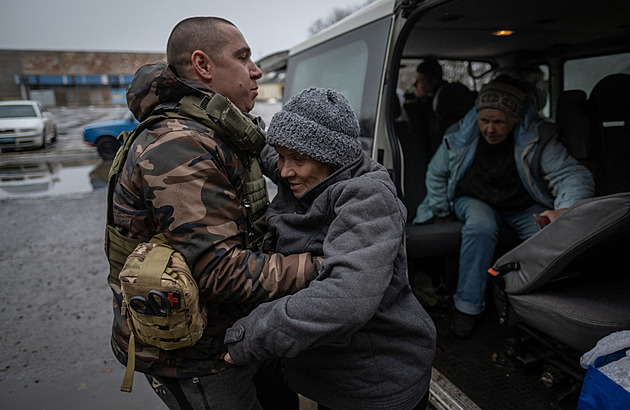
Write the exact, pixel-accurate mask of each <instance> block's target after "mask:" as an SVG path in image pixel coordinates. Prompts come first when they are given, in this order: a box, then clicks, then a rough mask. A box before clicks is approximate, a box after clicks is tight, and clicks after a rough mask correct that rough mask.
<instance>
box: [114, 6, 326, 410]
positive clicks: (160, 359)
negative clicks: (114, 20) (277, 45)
mask: <svg viewBox="0 0 630 410" xmlns="http://www.w3.org/2000/svg"><path fill="white" fill-rule="evenodd" d="M166 54H167V60H168V61H167V64H165V63H159V64H156V65H150V66H144V67H142V68H140V69H139V70H138V72H137V73H136V75H135V77H134V80H133V82H132V84H131V86H130V88H129V90H128V93H127V101H128V105H129V108H130V109H131V111H132V112H133V113H134V115H135V116H136V118H137V119H138V120H139V121H143V120H145V119H147V118H152V117H151V116H154V117H155V116H156V115H157V114H162V115H167V114H168V115H169V116H170V117H168V118H166V117H164V118H158V120H156V121H152V122H150V123H148V124H145V125H144V127H145V128H144V129H143V130H142V132H140V133H138V134H137V137H136V139H135V141H134V143H133V145H132V146H131V149H130V150H129V154H128V156H127V158H126V162H125V164H124V168H123V169H122V171H121V173H120V180H119V182H118V183H117V184H116V186H115V189H113V206H112V211H113V212H112V213H113V218H112V219H113V231H114V234H113V235H112V234H111V233H109V232H108V235H109V237H108V241H110V242H111V241H114V242H116V241H120V242H121V243H123V244H124V242H125V241H131V242H134V241H135V242H139V241H141V242H146V241H148V240H149V239H150V238H151V237H152V236H154V235H156V234H160V233H161V234H163V235H164V237H165V238H166V240H167V241H168V243H169V245H171V246H172V247H173V248H174V249H175V250H176V251H179V252H180V253H181V254H183V255H184V257H185V259H186V262H187V263H188V264H189V266H190V268H191V271H192V273H193V276H194V278H195V280H196V281H197V283H198V285H199V293H200V297H201V298H202V300H204V301H205V303H206V305H207V308H208V327H207V329H206V331H205V333H204V335H203V337H202V338H201V340H199V341H198V342H197V343H196V344H195V345H194V346H193V347H190V348H184V349H178V350H170V351H165V350H161V349H159V348H157V347H151V346H140V345H139V346H136V352H135V355H136V369H137V370H139V371H140V372H142V373H145V375H146V377H147V379H148V381H149V383H150V384H151V386H152V388H153V389H154V390H155V391H156V393H157V394H158V395H159V396H160V398H161V399H162V400H163V401H164V403H166V405H167V406H168V407H169V408H171V409H180V408H181V409H184V408H195V409H197V408H212V409H260V408H262V407H263V406H264V407H269V408H271V407H272V406H273V408H283V406H284V404H279V403H273V404H268V405H265V403H267V402H265V398H264V397H263V396H264V395H265V393H266V394H268V395H272V396H274V398H278V397H285V396H282V395H281V394H280V395H278V394H277V392H271V391H270V390H271V387H269V386H265V387H261V386H260V385H256V386H255V384H254V382H253V377H254V375H255V374H256V372H257V371H258V370H259V367H260V366H258V365H257V366H245V367H237V366H233V365H230V364H227V363H226V362H225V361H224V360H223V359H224V356H225V353H226V352H227V350H226V348H225V345H224V343H223V339H224V335H225V330H226V329H227V328H229V327H230V326H231V325H232V324H233V323H234V321H235V320H237V319H239V318H240V317H243V316H245V315H246V314H247V313H248V312H249V311H250V310H252V309H253V308H254V307H255V306H256V305H258V304H260V303H261V302H264V301H267V300H270V299H274V298H278V297H281V296H283V295H286V294H290V293H294V292H296V291H297V290H299V289H302V288H304V287H306V285H307V284H308V283H309V282H310V281H311V280H312V279H314V278H315V277H316V276H317V273H318V269H319V268H318V266H319V264H318V261H317V260H313V258H312V257H311V255H310V254H308V253H306V254H300V255H289V256H282V255H280V254H264V253H256V252H254V251H252V250H251V249H248V247H251V245H252V243H253V242H254V241H253V240H251V239H252V238H254V237H256V233H255V232H256V230H255V227H256V224H257V220H264V214H265V211H266V207H267V204H268V196H267V192H266V185H265V183H264V179H263V178H262V174H261V173H260V167H259V164H258V159H257V158H256V147H260V146H261V145H264V137H263V135H262V131H260V130H259V129H258V128H257V127H256V126H255V125H254V124H255V122H254V121H255V120H254V119H253V118H252V117H251V116H249V115H248V114H247V113H249V111H251V110H252V108H253V107H254V99H255V98H256V96H257V94H258V91H257V88H258V87H257V85H256V81H257V80H258V79H259V78H260V77H261V75H262V72H261V71H260V69H259V68H258V67H257V66H256V64H254V63H253V62H252V60H251V51H250V48H249V46H248V45H247V43H246V41H245V39H244V38H243V35H242V34H241V32H240V31H239V30H238V28H236V27H235V26H234V25H233V24H232V23H231V22H229V21H227V20H224V19H220V18H216V17H194V18H188V19H185V20H183V21H181V22H180V23H178V24H177V25H176V26H175V28H174V29H173V31H172V33H171V35H170V38H169V40H168V44H167V50H166ZM221 96H224V97H226V98H227V99H229V101H231V103H233V105H234V106H235V107H237V108H238V110H236V109H234V112H236V113H237V114H238V115H236V116H232V117H230V118H231V119H228V120H229V121H228V120H226V119H225V118H218V117H216V118H212V121H209V119H210V117H209V116H208V115H209V114H208V112H207V111H205V110H204V108H205V107H209V106H210V104H209V102H211V101H212V99H213V98H217V99H219V100H221V101H224V100H225V99H223V97H221ZM215 101H217V100H215ZM225 101H227V100H225ZM184 107H188V108H187V111H186V110H184V109H183V108H184ZM226 107H227V108H226V111H224V112H230V111H229V107H230V106H229V105H228V106H226ZM224 120H225V121H224ZM234 129H245V130H246V134H247V135H249V136H252V138H251V139H252V140H253V141H249V140H248V141H245V142H243V141H241V140H240V139H241V136H240V135H231V133H232V132H233V130H234ZM233 138H234V139H236V140H237V141H234V140H233ZM248 144H249V145H248ZM110 189H111V188H110ZM108 230H109V228H108ZM117 238H118V239H117ZM108 247H111V246H110V245H109V244H108ZM109 257H110V264H111V263H112V257H111V256H109ZM109 283H110V286H111V288H112V290H113V292H114V296H115V297H114V300H115V302H114V324H113V330H112V348H113V351H114V354H115V356H116V357H117V359H118V360H119V361H120V362H121V363H123V364H125V363H127V358H128V349H129V336H130V329H129V327H128V324H127V322H126V319H125V317H124V316H123V315H122V314H121V310H120V308H121V306H120V300H121V297H120V295H121V289H120V284H119V282H118V280H117V275H115V274H114V275H111V274H110V279H109ZM263 379H264V381H265V382H266V383H269V381H270V380H271V379H270V378H269V377H263ZM257 387H258V388H257ZM257 394H258V398H257ZM288 402H289V403H290V404H291V406H293V407H294V408H297V397H296V396H295V395H292V396H291V397H289V398H288ZM261 403H262V404H263V405H262V406H261Z"/></svg>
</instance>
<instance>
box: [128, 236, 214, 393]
mask: <svg viewBox="0 0 630 410" xmlns="http://www.w3.org/2000/svg"><path fill="white" fill-rule="evenodd" d="M119 278H120V285H121V288H122V293H123V303H122V311H121V313H122V315H123V316H125V317H126V318H127V322H128V324H129V328H130V329H131V336H130V338H129V351H128V359H127V371H126V373H125V379H124V381H123V385H122V386H121V390H122V391H131V387H132V384H133V372H134V369H135V344H136V343H141V344H144V345H150V346H155V347H159V348H160V349H164V350H174V349H181V348H184V347H190V346H193V345H194V344H195V343H197V341H198V340H199V339H200V338H201V336H202V334H203V332H204V330H205V328H206V324H207V314H206V307H205V305H204V304H203V303H201V301H200V299H199V288H198V286H197V282H195V280H194V278H193V277H192V274H191V272H190V268H189V267H188V265H187V264H186V261H185V260H184V257H183V256H182V254H181V253H179V252H177V251H175V250H174V249H173V248H171V247H170V246H169V245H168V244H167V243H166V241H165V238H164V236H163V235H156V236H154V237H153V238H152V239H151V241H150V242H148V243H146V242H143V243H140V244H139V245H138V246H136V248H135V249H134V251H133V252H132V253H131V254H130V255H129V256H128V257H127V260H126V261H125V265H124V266H123V268H122V270H121V271H120V276H119Z"/></svg>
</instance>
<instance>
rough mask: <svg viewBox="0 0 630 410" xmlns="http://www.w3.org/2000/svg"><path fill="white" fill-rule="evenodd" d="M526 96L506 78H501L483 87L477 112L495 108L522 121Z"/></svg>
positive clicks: (478, 97)
mask: <svg viewBox="0 0 630 410" xmlns="http://www.w3.org/2000/svg"><path fill="white" fill-rule="evenodd" d="M525 96H526V93H525V91H523V90H522V89H521V88H519V87H518V86H517V85H516V84H515V83H512V84H510V83H509V82H508V78H506V76H500V77H498V78H497V79H496V80H494V81H492V82H490V83H488V84H486V85H484V86H483V87H481V90H480V91H479V95H478V96H477V101H476V102H475V106H476V107H477V111H481V110H483V109H486V108H493V109H495V110H501V111H503V112H505V113H506V114H508V115H510V116H512V117H513V118H515V119H516V120H520V119H521V118H523V111H524V106H525Z"/></svg>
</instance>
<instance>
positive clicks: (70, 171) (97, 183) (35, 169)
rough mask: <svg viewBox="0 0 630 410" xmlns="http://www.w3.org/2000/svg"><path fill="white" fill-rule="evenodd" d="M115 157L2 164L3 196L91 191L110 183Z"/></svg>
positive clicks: (0, 190)
mask: <svg viewBox="0 0 630 410" xmlns="http://www.w3.org/2000/svg"><path fill="white" fill-rule="evenodd" d="M110 166H111V161H100V160H97V161H81V162H61V161H40V162H24V163H14V164H3V165H0V199H9V198H36V197H42V196H51V195H67V194H78V193H85V192H91V191H93V190H95V189H102V188H103V189H104V188H106V187H107V182H106V181H107V173H108V172H109V167H110Z"/></svg>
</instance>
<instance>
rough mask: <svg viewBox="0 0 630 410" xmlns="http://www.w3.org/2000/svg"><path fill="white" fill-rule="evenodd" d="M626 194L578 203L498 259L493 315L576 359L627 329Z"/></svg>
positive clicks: (629, 223)
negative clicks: (554, 343) (534, 333)
mask: <svg viewBox="0 0 630 410" xmlns="http://www.w3.org/2000/svg"><path fill="white" fill-rule="evenodd" d="M628 246H630V193H628V192H625V193H619V194H612V195H608V196H604V197H596V198H591V199H587V200H584V201H581V202H579V203H577V204H575V205H573V206H572V207H570V208H569V209H567V211H566V212H564V213H563V214H562V215H561V216H560V217H558V219H556V220H555V221H554V222H553V223H552V224H550V225H549V226H547V227H545V228H544V229H543V230H541V231H540V232H538V233H537V234H536V235H534V236H532V237H531V238H530V239H528V240H527V241H525V242H523V243H522V244H520V245H519V246H517V247H516V248H514V249H513V250H511V251H510V252H508V253H506V254H504V255H503V256H501V257H500V258H499V259H498V260H497V262H496V263H495V264H494V266H493V268H494V269H495V270H497V271H500V272H501V271H503V270H505V271H507V272H503V273H502V274H501V276H500V277H499V279H497V280H495V281H494V283H495V284H496V285H497V288H498V289H497V290H498V292H497V293H496V298H497V303H496V305H497V307H498V308H499V316H501V317H504V318H506V319H507V323H508V324H510V325H513V326H517V327H518V326H519V325H521V324H525V325H527V326H529V327H531V328H534V329H536V330H538V331H541V332H543V333H544V334H545V335H547V336H550V337H551V338H553V339H555V340H558V341H560V342H562V343H564V344H565V345H566V346H568V347H570V348H572V349H574V350H576V351H578V352H580V353H584V352H586V351H588V350H590V349H591V348H592V347H593V346H594V345H595V343H596V342H597V341H598V340H599V339H601V338H602V337H604V336H606V335H608V334H610V333H612V332H615V331H618V330H622V329H628V328H630V314H628V312H630V298H629V297H628V294H630V274H629V272H628V271H629V270H630V265H629V263H628V259H627V257H626V252H627V249H628Z"/></svg>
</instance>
